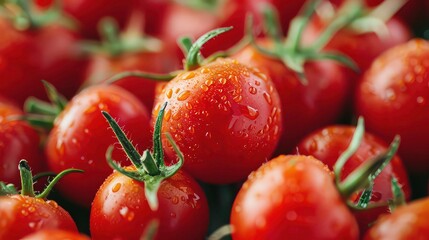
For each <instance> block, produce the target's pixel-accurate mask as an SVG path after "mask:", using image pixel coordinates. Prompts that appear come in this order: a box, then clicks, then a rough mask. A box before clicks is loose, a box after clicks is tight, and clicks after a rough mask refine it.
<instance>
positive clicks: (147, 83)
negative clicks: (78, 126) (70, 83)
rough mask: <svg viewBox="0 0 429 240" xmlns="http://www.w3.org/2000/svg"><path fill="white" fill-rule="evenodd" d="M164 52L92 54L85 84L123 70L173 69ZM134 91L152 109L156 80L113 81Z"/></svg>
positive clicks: (155, 70)
mask: <svg viewBox="0 0 429 240" xmlns="http://www.w3.org/2000/svg"><path fill="white" fill-rule="evenodd" d="M164 55H165V54H164V53H148V52H145V53H130V54H123V55H121V56H118V57H109V56H107V55H105V54H98V55H94V56H92V58H91V60H90V62H89V65H88V68H87V70H86V77H85V79H86V80H85V83H84V84H85V85H94V84H99V83H102V82H104V81H105V80H107V79H108V78H110V77H112V76H113V75H115V74H118V73H120V72H123V71H136V70H139V71H146V72H153V73H165V72H168V71H170V70H173V69H172V67H171V66H170V64H168V63H167V64H166V62H167V61H168V60H167V59H166V58H165V57H164ZM113 84H114V85H118V86H120V87H122V88H124V89H126V90H127V91H129V92H131V93H133V94H134V95H135V96H136V97H137V98H138V99H139V100H140V101H141V102H142V103H143V105H145V106H146V108H147V109H150V110H151V109H152V107H153V102H154V99H155V87H156V85H157V84H158V83H157V82H156V81H155V80H151V79H146V78H139V77H126V78H123V79H121V80H119V81H116V82H115V83H113Z"/></svg>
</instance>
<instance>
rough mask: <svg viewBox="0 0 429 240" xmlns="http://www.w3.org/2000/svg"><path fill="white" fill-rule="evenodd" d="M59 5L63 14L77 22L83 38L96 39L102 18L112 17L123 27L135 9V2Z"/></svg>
mask: <svg viewBox="0 0 429 240" xmlns="http://www.w3.org/2000/svg"><path fill="white" fill-rule="evenodd" d="M61 4H62V6H63V9H64V12H65V13H67V14H69V15H71V16H72V17H74V18H75V19H76V20H77V22H78V24H79V29H80V31H81V32H82V35H83V36H85V37H86V38H97V37H99V34H98V33H99V31H98V23H99V21H100V20H101V19H102V18H104V17H112V18H114V19H115V20H116V21H117V22H118V23H119V25H120V26H125V23H126V22H127V20H128V17H129V15H130V14H131V12H132V10H133V9H134V8H135V7H136V0H128V1H116V0H104V1H92V0H63V1H62V2H61Z"/></svg>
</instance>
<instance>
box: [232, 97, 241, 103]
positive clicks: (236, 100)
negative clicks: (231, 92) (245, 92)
mask: <svg viewBox="0 0 429 240" xmlns="http://www.w3.org/2000/svg"><path fill="white" fill-rule="evenodd" d="M232 100H234V102H236V103H238V102H241V100H243V97H242V96H241V95H236V96H234V97H233V98H232Z"/></svg>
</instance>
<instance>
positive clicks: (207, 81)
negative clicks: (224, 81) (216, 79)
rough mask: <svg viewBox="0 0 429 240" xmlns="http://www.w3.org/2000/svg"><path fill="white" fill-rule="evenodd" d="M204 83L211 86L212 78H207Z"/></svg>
mask: <svg viewBox="0 0 429 240" xmlns="http://www.w3.org/2000/svg"><path fill="white" fill-rule="evenodd" d="M204 83H205V84H206V85H207V86H211V85H212V84H213V80H211V79H207V80H206V81H205V82H204Z"/></svg>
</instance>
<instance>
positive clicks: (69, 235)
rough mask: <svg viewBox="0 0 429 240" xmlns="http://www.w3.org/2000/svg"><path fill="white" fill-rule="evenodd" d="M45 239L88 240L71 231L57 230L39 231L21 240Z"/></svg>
mask: <svg viewBox="0 0 429 240" xmlns="http://www.w3.org/2000/svg"><path fill="white" fill-rule="evenodd" d="M46 239H73V240H89V239H90V238H89V237H87V236H85V235H83V234H79V233H76V232H72V231H66V230H59V229H46V230H40V231H37V232H35V233H33V234H30V235H27V236H25V237H24V238H23V239H22V240H46Z"/></svg>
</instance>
